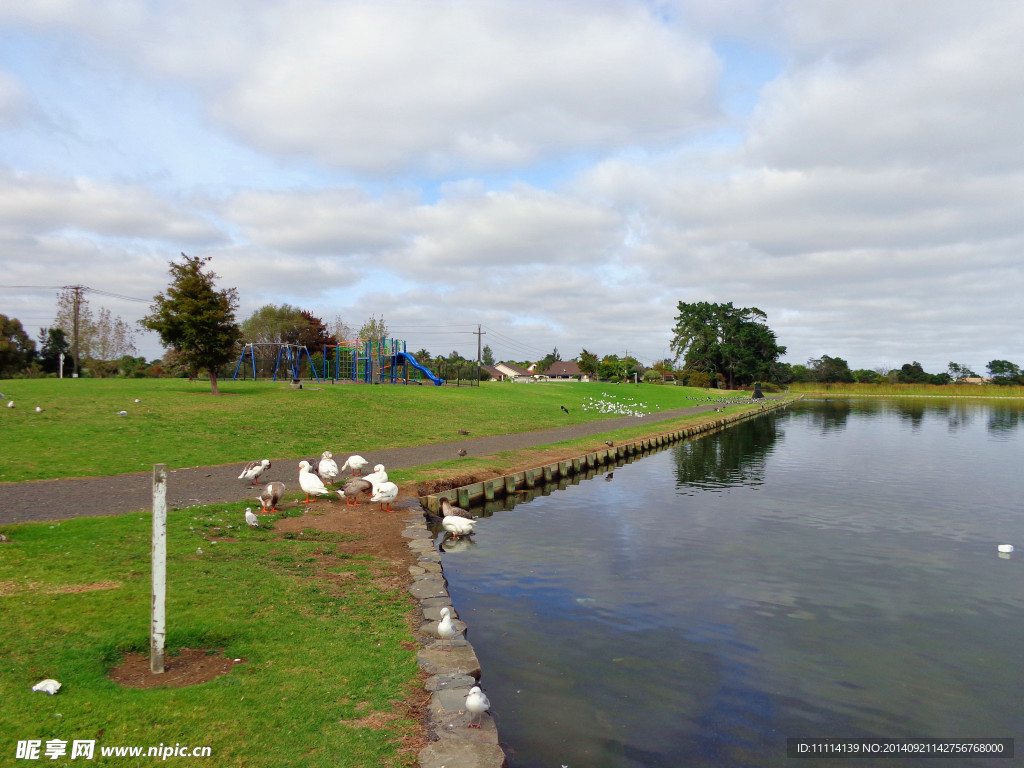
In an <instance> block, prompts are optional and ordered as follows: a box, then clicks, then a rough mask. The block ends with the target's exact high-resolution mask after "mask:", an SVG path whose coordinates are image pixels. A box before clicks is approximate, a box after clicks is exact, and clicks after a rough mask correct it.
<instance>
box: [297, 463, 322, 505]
mask: <svg viewBox="0 0 1024 768" xmlns="http://www.w3.org/2000/svg"><path fill="white" fill-rule="evenodd" d="M299 487H300V488H302V491H303V493H305V494H306V498H305V500H304V501H303V503H304V504H310V503H312V502H314V501H316V499H311V498H309V495H310V494H313V495H314V496H324V495H325V494H326V493H327V486H326V485H324V481H323V480H321V479H320V478H319V477H317V476H316V475H314V474H313V473H312V472H310V471H309V462H308V461H300V462H299Z"/></svg>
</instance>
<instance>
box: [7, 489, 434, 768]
mask: <svg viewBox="0 0 1024 768" xmlns="http://www.w3.org/2000/svg"><path fill="white" fill-rule="evenodd" d="M243 509H244V505H242V504H236V505H218V506H217V507H216V508H213V507H207V508H191V509H188V510H183V511H175V512H171V513H170V514H169V515H168V598H167V621H168V624H167V626H168V637H167V647H168V649H181V648H214V649H220V650H221V652H222V653H223V655H224V656H226V657H227V658H228V659H231V660H233V659H242V660H243V661H242V662H241V663H238V664H235V665H234V666H233V668H232V670H231V672H230V673H229V674H227V675H224V676H222V677H218V678H216V679H214V680H212V681H210V682H207V683H204V684H201V685H195V686H191V687H185V688H150V689H131V688H124V687H121V686H119V685H118V684H116V683H115V682H113V681H112V680H111V679H109V678H108V677H107V672H108V670H109V669H110V667H111V666H113V665H114V664H115V663H117V661H118V660H119V659H120V657H121V655H122V654H123V653H125V652H131V651H141V652H144V653H145V654H147V655H148V653H149V605H150V594H149V590H150V586H149V585H150V559H149V558H150V540H149V539H150V527H151V517H150V516H149V515H148V514H131V515H120V516H117V517H105V518H81V519H75V520H66V521H62V522H59V523H52V524H47V523H28V524H21V525H11V526H4V528H3V532H4V534H5V536H6V537H7V538H8V541H6V542H3V543H0V612H2V613H3V615H4V622H3V623H4V627H3V632H2V633H0V700H2V701H3V702H4V705H3V707H2V708H0V734H3V735H2V737H0V755H3V759H0V763H2V764H4V765H8V764H13V763H14V762H15V760H14V757H15V750H16V745H17V742H18V741H19V740H27V739H39V740H41V741H42V742H43V745H44V748H45V743H46V741H47V740H50V739H60V740H64V741H67V742H68V753H67V754H66V755H65V756H64V758H63V759H62V760H60V762H59V764H61V765H64V764H71V765H74V764H76V763H75V761H72V762H70V763H69V762H68V758H69V757H70V747H71V742H72V741H73V740H76V739H82V740H90V739H95V740H96V750H95V755H96V759H97V762H98V763H100V764H102V765H104V766H121V765H125V766H127V765H137V764H138V762H139V760H138V758H135V759H132V758H128V757H124V758H115V757H109V758H102V759H101V758H100V747H102V746H107V747H109V746H144V747H149V746H156V745H158V744H160V743H162V744H164V745H174V744H181V745H188V746H189V747H197V746H209V747H210V748H211V758H212V759H208V760H207V761H206V764H209V765H217V766H267V768H279V767H280V766H285V765H287V766H295V767H307V766H308V767H320V766H323V767H325V768H326V767H328V766H329V767H330V768H337V767H339V766H350V767H351V768H362V767H364V766H370V765H373V766H385V767H389V766H408V765H415V751H414V750H404V749H403V743H404V741H405V739H407V738H410V737H415V736H416V735H417V734H418V733H419V723H418V720H417V718H416V717H415V713H412V714H410V713H409V711H408V707H407V706H406V704H405V703H404V702H406V700H407V699H408V697H409V694H410V690H411V688H413V687H415V686H416V685H417V683H415V680H416V677H417V667H416V663H415V654H414V651H413V650H412V648H413V645H412V643H413V639H412V635H411V630H410V627H409V624H408V622H409V619H408V614H409V610H410V607H411V605H410V603H409V599H408V596H407V594H406V593H405V591H404V589H400V588H398V587H396V585H395V579H394V575H393V574H392V573H390V570H391V565H390V564H389V563H387V562H384V561H381V560H378V559H376V558H375V557H372V556H368V555H365V554H352V553H353V552H358V549H359V546H360V542H359V541H358V540H357V539H358V537H354V536H351V535H348V534H345V533H325V532H320V531H314V530H312V529H310V530H309V531H306V532H299V533H298V534H294V533H293V534H291V535H285V536H281V535H280V534H279V533H277V532H275V531H272V530H269V527H270V526H271V525H272V524H273V522H274V521H275V520H276V519H278V518H275V517H271V516H267V517H263V518H262V525H263V526H264V527H261V528H259V529H249V528H248V527H247V526H246V525H245V524H244V522H243V521H242V510H243ZM303 533H305V534H306V535H303ZM215 541H216V543H214V542H215ZM199 549H201V550H202V553H199V552H198V551H197V550H199ZM168 663H169V664H173V658H169V659H168ZM48 677H52V678H55V679H57V680H59V681H60V682H61V683H62V684H63V685H64V688H63V689H62V691H61V692H60V693H59V694H57V695H56V696H48V695H46V694H43V693H34V692H31V691H30V687H31V686H32V685H33V684H34V683H36V682H38V681H39V680H41V679H44V678H48ZM43 759H44V760H45V759H46V758H45V757H44V758H43ZM8 761H10V762H8ZM46 762H47V763H48V764H49V763H50V762H51V761H49V760H46ZM150 762H152V758H150ZM55 764H57V763H55Z"/></svg>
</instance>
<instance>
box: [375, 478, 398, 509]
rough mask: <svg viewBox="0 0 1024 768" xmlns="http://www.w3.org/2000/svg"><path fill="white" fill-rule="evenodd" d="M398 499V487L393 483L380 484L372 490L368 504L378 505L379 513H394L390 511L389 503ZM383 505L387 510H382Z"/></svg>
mask: <svg viewBox="0 0 1024 768" xmlns="http://www.w3.org/2000/svg"><path fill="white" fill-rule="evenodd" d="M397 498H398V486H397V485H395V484H394V483H380V484H378V485H375V486H374V488H373V495H372V496H371V497H370V502H371V503H372V502H374V501H376V502H377V503H378V504H380V511H381V512H394V510H393V509H391V502H392V501H394V500H395V499H397ZM385 505H386V506H387V509H384V507H385Z"/></svg>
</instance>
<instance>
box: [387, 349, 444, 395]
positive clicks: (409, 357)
mask: <svg viewBox="0 0 1024 768" xmlns="http://www.w3.org/2000/svg"><path fill="white" fill-rule="evenodd" d="M402 360H404V361H405V362H407V363H409V365H411V366H412V367H413V368H415V369H416V370H417V371H419V372H420V373H422V374H423V375H424V376H426V377H427V378H428V379H430V380H431V381H432V382H434V384H436V385H437V386H439V387H440V386H441V385H442V384H444V379H439V378H437V376H435V375H434V372H433V371H431V370H430V369H429V368H424V367H423V366H422V365H420V364H419V363H417V362H416V358H415V357H413V356H412V355H410V354H409V353H408V352H399V353H398V354H397V355H395V362H396V363H397V362H399V361H402Z"/></svg>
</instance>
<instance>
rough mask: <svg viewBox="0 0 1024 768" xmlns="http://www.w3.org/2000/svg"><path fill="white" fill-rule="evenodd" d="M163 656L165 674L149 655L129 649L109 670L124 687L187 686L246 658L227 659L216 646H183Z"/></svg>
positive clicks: (229, 669) (207, 678)
mask: <svg viewBox="0 0 1024 768" xmlns="http://www.w3.org/2000/svg"><path fill="white" fill-rule="evenodd" d="M173 653H174V654H176V655H173V656H172V655H167V656H166V657H165V658H164V672H163V674H159V675H155V674H153V673H152V672H151V671H150V669H149V656H148V654H144V653H129V654H127V655H126V656H125V657H124V659H123V660H122V661H121V663H120V664H118V665H117V666H116V667H114V668H113V669H111V670H110V672H109V673H108V674H107V677H109V678H110V679H111V680H113V681H114V682H115V683H117V684H118V685H121V686H124V687H125V688H184V687H186V686H189V685H198V684H199V683H206V682H209V681H210V680H213V679H214V678H216V677H220V676H221V675H226V674H227V673H228V672H230V671H231V670H232V669H234V668H235V667H236V666H237V665H239V664H243V663H245V659H226V658H224V657H223V656H222V655H221V653H222V651H221V650H218V649H215V648H181V649H178V650H177V651H174V652H173Z"/></svg>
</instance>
